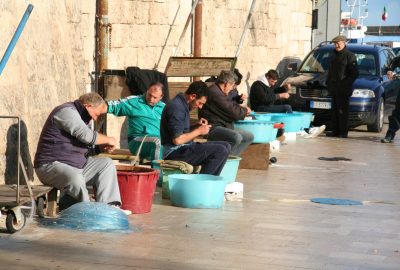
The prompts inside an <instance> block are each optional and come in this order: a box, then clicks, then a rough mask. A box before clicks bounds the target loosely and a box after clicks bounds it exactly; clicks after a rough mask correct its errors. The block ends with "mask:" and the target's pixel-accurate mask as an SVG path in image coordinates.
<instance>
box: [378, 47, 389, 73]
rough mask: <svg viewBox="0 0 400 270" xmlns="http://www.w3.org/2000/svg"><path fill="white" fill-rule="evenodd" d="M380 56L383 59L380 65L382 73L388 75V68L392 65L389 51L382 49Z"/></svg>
mask: <svg viewBox="0 0 400 270" xmlns="http://www.w3.org/2000/svg"><path fill="white" fill-rule="evenodd" d="M379 58H380V60H381V62H380V65H379V69H380V71H381V74H383V75H386V72H387V69H388V68H389V65H390V59H389V57H388V55H387V51H386V50H382V51H380V52H379Z"/></svg>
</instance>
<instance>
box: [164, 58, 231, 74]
mask: <svg viewBox="0 0 400 270" xmlns="http://www.w3.org/2000/svg"><path fill="white" fill-rule="evenodd" d="M235 64H236V58H235V57H170V58H169V60H168V64H167V66H166V68H165V72H164V73H165V74H166V75H167V76H168V77H205V76H215V75H218V74H219V73H220V72H221V70H233V69H234V67H235Z"/></svg>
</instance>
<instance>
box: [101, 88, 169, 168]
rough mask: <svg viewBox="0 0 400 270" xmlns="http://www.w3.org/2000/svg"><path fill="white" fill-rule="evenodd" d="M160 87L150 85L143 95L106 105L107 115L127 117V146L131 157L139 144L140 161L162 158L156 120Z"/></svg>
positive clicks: (159, 114) (160, 111)
mask: <svg viewBox="0 0 400 270" xmlns="http://www.w3.org/2000/svg"><path fill="white" fill-rule="evenodd" d="M163 87H164V86H163V84H162V83H160V82H156V83H152V84H151V85H150V86H149V88H148V90H147V92H146V93H145V94H144V95H140V96H129V97H127V98H124V99H120V100H114V101H108V102H107V104H108V110H107V112H108V113H111V114H114V115H116V116H127V117H128V143H129V150H130V152H131V153H132V154H134V155H136V154H137V152H138V149H139V148H140V145H141V144H142V141H143V145H142V148H141V150H140V153H139V156H140V158H141V159H148V160H154V159H156V160H157V159H161V158H162V149H161V141H160V120H161V113H162V111H163V110H164V107H165V103H164V102H162V101H161V99H162V97H163ZM145 136H146V137H145Z"/></svg>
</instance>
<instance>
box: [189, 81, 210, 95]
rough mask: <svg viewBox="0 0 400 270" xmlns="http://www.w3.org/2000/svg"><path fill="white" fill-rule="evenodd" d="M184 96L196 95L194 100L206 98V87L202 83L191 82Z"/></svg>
mask: <svg viewBox="0 0 400 270" xmlns="http://www.w3.org/2000/svg"><path fill="white" fill-rule="evenodd" d="M185 94H186V95H193V94H195V95H196V99H200V98H202V97H206V98H207V97H208V86H207V84H206V83H205V82H203V81H196V82H192V83H191V84H190V85H189V87H188V89H187V90H186V92H185Z"/></svg>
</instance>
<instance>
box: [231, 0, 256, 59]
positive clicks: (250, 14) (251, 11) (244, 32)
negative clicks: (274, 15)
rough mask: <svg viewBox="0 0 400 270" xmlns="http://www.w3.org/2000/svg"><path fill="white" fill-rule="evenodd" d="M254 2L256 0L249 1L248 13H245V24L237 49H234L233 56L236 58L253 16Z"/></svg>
mask: <svg viewBox="0 0 400 270" xmlns="http://www.w3.org/2000/svg"><path fill="white" fill-rule="evenodd" d="M255 4H256V0H253V2H252V3H251V7H250V10H249V14H248V15H247V20H246V24H245V25H244V29H243V33H242V36H241V38H240V41H239V45H238V48H237V50H236V54H235V57H236V58H238V57H239V54H240V50H241V48H242V45H243V41H244V38H245V36H246V34H247V30H248V28H249V25H250V20H251V16H253V10H254V6H255Z"/></svg>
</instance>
